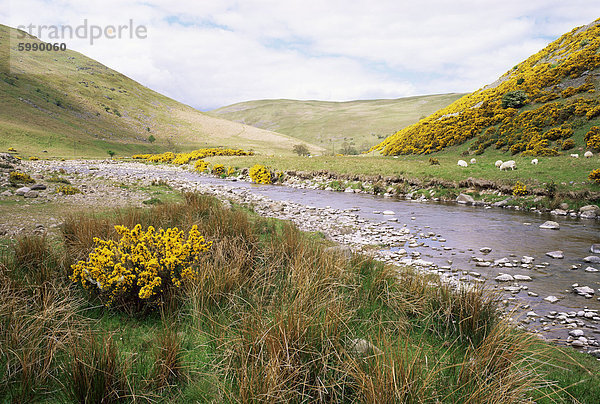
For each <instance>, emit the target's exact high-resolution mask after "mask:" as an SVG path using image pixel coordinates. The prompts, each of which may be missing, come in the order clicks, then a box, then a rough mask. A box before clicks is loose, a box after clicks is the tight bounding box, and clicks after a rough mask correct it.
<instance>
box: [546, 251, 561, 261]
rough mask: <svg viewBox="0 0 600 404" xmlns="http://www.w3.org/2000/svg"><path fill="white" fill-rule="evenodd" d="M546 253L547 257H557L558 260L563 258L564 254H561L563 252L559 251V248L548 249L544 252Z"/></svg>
mask: <svg viewBox="0 0 600 404" xmlns="http://www.w3.org/2000/svg"><path fill="white" fill-rule="evenodd" d="M546 255H547V256H548V257H550V258H554V259H559V260H561V259H563V258H565V255H564V254H563V252H562V251H560V250H557V251H549V252H547V253H546Z"/></svg>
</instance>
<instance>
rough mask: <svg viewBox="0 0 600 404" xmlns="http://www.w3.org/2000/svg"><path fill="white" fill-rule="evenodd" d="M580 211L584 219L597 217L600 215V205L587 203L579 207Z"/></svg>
mask: <svg viewBox="0 0 600 404" xmlns="http://www.w3.org/2000/svg"><path fill="white" fill-rule="evenodd" d="M579 213H580V216H581V217H582V218H584V219H595V218H596V217H597V216H599V215H600V207H598V206H597V205H585V206H582V207H581V208H579Z"/></svg>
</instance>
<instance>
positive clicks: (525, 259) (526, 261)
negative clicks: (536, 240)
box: [521, 255, 535, 264]
mask: <svg viewBox="0 0 600 404" xmlns="http://www.w3.org/2000/svg"><path fill="white" fill-rule="evenodd" d="M533 261H535V258H533V257H528V256H527V255H524V256H523V258H521V264H531V263H533Z"/></svg>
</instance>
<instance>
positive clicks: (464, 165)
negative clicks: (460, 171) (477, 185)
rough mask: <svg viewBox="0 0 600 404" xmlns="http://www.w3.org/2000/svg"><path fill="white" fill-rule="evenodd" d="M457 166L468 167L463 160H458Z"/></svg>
mask: <svg viewBox="0 0 600 404" xmlns="http://www.w3.org/2000/svg"><path fill="white" fill-rule="evenodd" d="M458 165H459V166H460V167H467V166H468V164H467V162H466V161H464V160H458Z"/></svg>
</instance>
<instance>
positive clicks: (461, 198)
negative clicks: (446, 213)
mask: <svg viewBox="0 0 600 404" xmlns="http://www.w3.org/2000/svg"><path fill="white" fill-rule="evenodd" d="M456 202H458V203H461V204H463V205H466V204H473V203H475V199H473V197H472V196H471V195H467V194H460V195H458V197H457V198H456Z"/></svg>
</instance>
